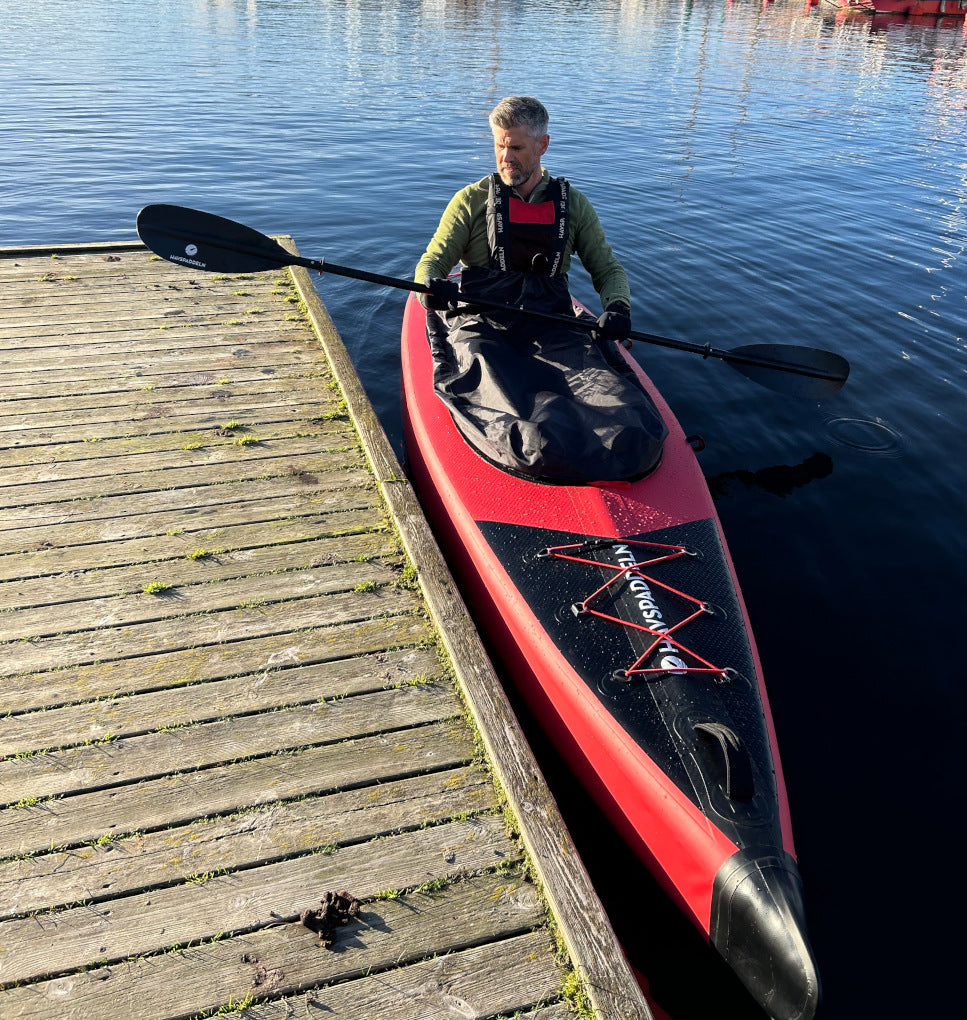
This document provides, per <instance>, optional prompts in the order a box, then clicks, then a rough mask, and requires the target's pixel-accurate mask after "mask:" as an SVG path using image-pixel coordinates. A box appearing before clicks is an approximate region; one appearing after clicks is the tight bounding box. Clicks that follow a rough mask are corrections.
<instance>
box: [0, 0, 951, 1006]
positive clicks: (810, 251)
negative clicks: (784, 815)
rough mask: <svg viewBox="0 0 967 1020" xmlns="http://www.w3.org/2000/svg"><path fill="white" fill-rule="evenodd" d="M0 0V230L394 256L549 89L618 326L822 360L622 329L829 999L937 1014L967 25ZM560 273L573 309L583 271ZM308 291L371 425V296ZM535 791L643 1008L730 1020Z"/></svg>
mask: <svg viewBox="0 0 967 1020" xmlns="http://www.w3.org/2000/svg"><path fill="white" fill-rule="evenodd" d="M0 15H2V29H0V33H2V34H0V96H2V100H0V103H2V105H0V244H7V245H10V244H41V243H48V242H49V243H58V242H80V241H95V240H122V239H130V238H132V237H133V236H134V217H135V214H136V212H137V210H138V209H139V208H140V207H141V206H142V205H144V204H146V203H148V202H156V201H165V202H176V203H180V204H183V205H189V206H194V207H197V208H203V209H208V210H210V211H212V212H217V213H220V214H222V215H225V216H229V217H231V218H233V219H238V220H241V221H243V222H246V223H249V224H251V225H252V226H255V227H257V228H259V229H261V230H265V231H267V232H287V233H291V234H293V235H294V236H295V237H296V240H297V241H298V243H299V245H300V248H301V250H302V251H303V253H305V254H307V255H312V256H315V257H319V256H326V257H328V258H330V259H331V260H332V261H334V262H338V263H341V264H343V265H349V266H355V267H357V268H361V269H368V270H371V271H374V272H380V273H385V274H390V275H397V276H408V275H410V273H411V272H412V268H413V266H414V265H415V263H416V260H417V258H418V257H419V255H420V253H421V251H422V250H423V246H424V244H425V242H426V240H427V239H428V237H429V236H430V234H431V233H432V231H433V228H434V227H435V225H436V221H437V218H438V216H439V214H440V212H441V211H442V208H443V205H444V204H445V202H446V200H447V199H448V198H449V197H450V195H451V193H452V192H453V191H455V190H456V189H457V188H459V187H461V186H462V185H463V184H465V183H467V182H469V181H470V180H474V179H476V178H478V177H481V176H483V175H484V174H485V173H487V172H489V170H490V168H491V161H492V154H491V146H490V139H489V133H488V129H487V125H486V113H487V111H488V110H489V109H490V108H491V107H492V106H493V105H494V103H495V102H496V100H497V99H499V98H500V97H501V96H503V95H506V94H509V93H513V92H530V93H534V94H537V95H539V96H540V97H541V98H542V99H543V100H544V102H545V103H546V105H547V106H548V107H549V109H550V111H551V118H552V119H551V138H552V141H551V148H550V151H549V153H548V156H547V159H546V164H547V166H548V167H549V169H550V170H551V171H552V173H563V174H566V175H567V176H568V177H569V179H571V180H572V181H573V182H574V183H575V184H577V185H578V186H579V187H581V188H582V189H583V190H585V191H586V192H587V193H588V194H589V196H590V197H591V198H592V200H593V201H594V202H595V204H596V206H597V208H598V211H599V213H600V215H601V217H602V220H603V221H604V223H605V225H606V227H607V229H608V233H609V238H610V240H611V241H612V243H613V245H614V246H615V248H616V249H617V251H618V252H619V254H620V255H621V257H622V259H623V260H624V262H625V264H626V267H627V269H628V272H629V276H630V278H631V282H632V287H633V292H634V295H635V308H634V317H635V323H636V325H637V326H638V327H639V328H641V329H647V330H649V331H651V332H655V333H661V334H664V335H668V336H673V337H682V338H685V339H689V340H696V341H701V342H706V341H708V342H711V343H712V344H714V345H715V346H720V347H731V346H736V345H739V344H745V343H757V342H766V343H771V342H776V341H780V342H792V343H799V344H806V345H811V346H816V347H821V348H827V349H832V350H836V351H838V352H840V353H841V354H843V355H845V356H846V357H847V358H849V359H850V361H851V363H852V366H853V372H852V376H851V379H850V382H849V384H848V385H847V387H846V388H845V389H844V390H843V391H842V392H841V393H840V394H839V395H837V396H836V397H835V398H833V399H831V400H828V401H826V402H824V403H821V404H819V403H815V402H809V401H796V400H792V399H790V398H787V397H783V396H781V395H779V394H778V393H773V392H771V391H769V390H766V389H763V388H761V387H758V386H756V385H755V384H753V383H752V382H749V381H747V380H745V379H744V378H742V377H741V376H739V375H738V374H736V373H734V372H733V371H731V369H730V368H729V367H728V366H726V365H724V364H721V363H717V362H711V361H709V362H703V361H702V360H701V359H699V358H697V357H694V356H691V355H684V354H679V353H675V352H670V351H664V350H659V349H657V348H646V347H639V348H638V350H637V354H638V356H639V358H640V359H641V360H642V361H643V363H644V364H645V365H646V366H647V368H648V370H649V372H650V373H651V374H652V376H653V378H654V379H655V380H656V382H657V383H658V384H659V386H660V387H661V389H662V390H663V392H664V393H665V395H666V397H667V398H668V399H669V401H670V403H671V404H672V406H673V407H674V408H675V410H676V412H677V414H678V415H679V417H680V419H681V420H682V422H683V424H684V426H685V428H686V431H688V432H696V433H701V434H702V435H703V436H704V438H705V440H706V443H707V449H706V451H705V452H704V453H703V454H702V462H703V466H704V469H705V472H706V475H707V476H708V478H709V480H710V484H711V486H712V489H713V492H714V493H715V495H716V499H717V506H718V509H719V512H720V514H721V517H722V520H723V524H724V526H725V530H726V534H727V536H728V540H729V543H730V547H731V551H732V554H733V557H734V559H735V561H736V565H737V569H738V573H739V577H740V579H741V581H742V585H743V590H744V593H745V597H746V600H747V602H748V604H749V608H750V612H751V615H752V619H753V623H754V626H755V629H756V634H757V638H758V642H759V646H760V652H761V654H762V659H763V664H764V669H765V672H766V677H767V681H768V683H769V689H770V695H771V699H772V707H773V713H774V715H775V719H776V725H777V728H778V733H779V741H780V746H781V748H782V752H783V764H784V767H785V772H786V781H787V785H788V788H789V793H790V799H791V803H792V810H793V822H794V827H795V831H796V837H797V846H798V849H799V854H800V864H801V870H802V872H803V876H804V880H805V884H806V890H807V910H808V916H809V920H810V927H811V934H812V937H813V942H814V946H815V949H816V952H817V955H818V958H819V963H820V968H821V970H822V973H823V977H824V982H825V991H826V999H825V1004H824V1007H823V1009H822V1012H821V1016H822V1017H823V1018H825V1020H834V1018H835V1020H844V1018H850V1020H853V1018H856V1017H859V1016H864V1017H865V1016H876V1017H907V1016H925V1015H946V1014H950V1013H954V1012H959V1009H958V1007H959V1004H960V999H961V996H960V995H959V994H958V992H959V989H958V988H957V987H956V986H955V978H954V976H953V975H954V974H956V972H957V970H956V967H955V966H954V948H953V947H954V941H953V940H951V939H950V938H949V936H948V932H949V931H950V930H951V929H952V928H953V929H954V930H956V928H955V926H956V925H957V923H958V922H959V916H958V913H959V912H958V911H956V908H954V909H953V910H952V909H951V908H952V907H954V902H953V901H954V899H955V897H956V895H957V893H959V889H960V885H961V882H960V880H959V878H960V876H959V874H958V872H957V870H956V859H957V858H956V850H957V848H958V846H959V844H958V842H957V839H956V837H957V836H958V835H959V833H960V824H959V814H960V810H961V805H962V794H961V793H960V783H959V778H958V766H959V764H960V761H961V755H960V753H959V752H960V748H961V746H962V744H963V740H962V736H961V734H960V732H959V730H960V726H959V721H960V719H961V718H962V716H963V714H964V708H965V697H964V692H963V689H964V679H965V676H967V667H965V665H964V659H965V657H964V654H963V652H962V651H961V649H960V648H959V645H958V640H957V634H958V633H959V629H960V626H961V616H962V613H963V608H964V599H963V595H962V593H961V592H962V581H963V574H964V569H963V568H964V564H965V561H967V539H965V532H964V528H963V525H962V522H963V520H964V519H965V512H967V496H965V492H967V467H965V465H967V458H965V457H964V456H963V452H962V448H961V443H962V442H963V438H964V435H965V425H967V401H965V390H967V378H965V370H967V360H965V344H967V340H965V338H967V298H965V264H964V252H965V248H967V221H965V210H967V147H965V142H967V127H965V125H967V118H965V108H967V56H965V54H967V38H965V29H964V23H963V21H962V20H959V21H958V20H950V21H937V20H935V19H929V20H923V19H920V20H909V21H903V20H898V19H889V18H877V19H872V18H870V17H868V16H860V17H855V16H841V15H837V14H836V12H835V11H834V10H833V9H832V8H831V7H819V8H813V7H809V6H805V5H804V3H803V2H802V0H787V2H782V0H780V2H778V3H775V4H765V5H763V4H762V3H760V2H759V0H755V2H753V0H732V2H731V3H729V2H726V0H702V2H693V3H684V2H680V0H625V2H620V0H574V2H570V3H566V2H563V0H557V2H545V3H542V4H525V3H523V2H521V0H486V2H485V0H463V2H445V0H425V2H423V3H420V2H416V0H409V2H400V3H389V2H378V0H354V2H348V0H347V2H342V3H336V2H331V0H275V2H268V0H168V2H166V3H155V4H152V3H148V2H146V0H137V2H134V0H111V2H107V0H71V2H67V0H46V2H45V3H42V4H38V3H35V2H27V0H0ZM572 284H573V287H574V290H575V291H576V292H577V294H578V296H580V297H582V298H584V299H585V300H587V301H593V293H592V291H591V289H590V285H589V283H588V281H587V279H586V277H582V274H581V271H580V269H578V270H576V271H575V272H574V273H573V275H572ZM319 287H320V291H321V293H322V295H323V297H324V300H325V301H326V303H327V305H328V307H329V309H330V311H331V313H332V315H333V317H334V319H335V321H336V324H337V326H338V327H339V329H340V331H341V333H342V335H343V337H344V339H345V340H346V342H347V345H348V346H349V348H350V350H351V351H352V352H353V354H354V356H355V358H356V360H357V363H358V365H359V368H360V370H361V374H362V376H363V380H364V382H365V383H366V385H367V388H368V389H369V391H370V394H371V396H372V398H373V400H374V403H375V404H376V406H377V409H378V411H379V413H380V415H381V417H382V419H383V422H384V424H385V426H386V428H387V431H388V432H389V434H390V436H391V438H392V439H393V441H394V442H395V443H396V445H397V447H398V448H399V446H400V433H401V427H400V411H399V400H398V386H399V361H398V351H397V345H398V338H399V324H400V316H401V301H402V298H401V295H400V294H399V293H398V292H395V291H389V290H383V289H380V288H376V287H370V286H368V285H365V284H360V283H356V282H350V281H345V280H339V279H335V278H323V279H322V280H321V281H320V284H319ZM547 768H548V771H549V773H550V774H551V776H552V777H553V778H554V779H555V780H556V781H559V779H558V773H557V770H556V768H555V766H554V763H553V760H551V759H547ZM558 794H559V798H560V800H561V802H562V806H563V807H564V809H565V811H566V812H567V815H568V818H569V822H570V824H571V826H572V829H573V831H574V834H575V837H576V839H577V840H578V841H579V843H580V844H581V846H582V849H583V850H584V851H585V853H586V854H587V856H588V860H589V862H590V863H591V866H592V867H593V868H594V871H595V875H596V877H597V879H598V881H599V883H600V887H601V890H602V894H603V895H604V896H605V897H606V899H607V903H608V906H609V909H610V910H611V911H612V914H613V917H614V920H615V923H616V925H617V926H618V927H619V929H620V931H621V934H622V936H623V937H624V938H625V939H626V941H627V943H628V945H629V948H630V951H631V953H632V955H633V957H634V959H635V962H636V963H637V964H638V965H639V966H641V967H642V969H643V970H645V971H646V972H647V973H648V975H649V977H650V978H651V980H652V984H653V988H654V991H655V993H656V994H657V995H658V997H659V1001H660V1003H661V1005H662V1006H663V1007H664V1008H665V1009H667V1010H668V1011H669V1013H671V1014H672V1015H673V1016H674V1018H675V1020H692V1018H697V1017H699V1016H701V1017H705V1016H708V1015H714V1016H716V1017H737V1018H739V1017H742V1018H744V1017H751V1018H755V1017H757V1016H759V1015H760V1014H757V1012H756V1010H755V1008H754V1007H753V1006H752V1005H751V1004H750V1003H749V1001H748V999H747V998H745V996H744V993H743V992H742V991H741V989H736V988H735V987H734V983H733V982H732V981H731V978H730V975H728V974H727V973H723V972H722V969H721V968H719V967H718V966H717V964H716V962H715V960H714V958H712V957H710V956H709V955H708V954H707V953H705V952H703V947H702V946H701V944H700V943H699V942H698V940H697V938H696V937H695V936H694V935H693V933H692V932H691V931H690V929H688V928H687V927H684V926H683V925H682V924H681V923H680V922H679V920H678V918H677V915H676V914H675V912H674V911H670V910H668V909H667V908H666V907H665V906H664V904H663V902H662V900H661V898H660V897H659V896H656V895H654V894H653V892H650V891H649V883H648V880H647V878H646V877H644V876H643V875H641V874H640V873H639V872H638V871H637V870H636V869H635V868H634V867H633V865H632V864H631V862H628V861H627V860H626V859H625V858H624V857H623V856H622V854H621V850H620V847H618V846H615V845H613V844H612V843H611V842H609V841H608V839H607V838H606V837H605V836H603V835H602V834H601V832H602V830H601V827H600V826H599V824H598V822H597V820H596V818H595V816H594V807H593V805H590V804H587V803H585V802H583V801H582V800H581V799H580V797H579V795H577V794H575V793H574V792H573V790H572V789H571V788H570V787H569V785H567V784H562V785H561V786H560V787H559V790H558ZM955 819H957V821H955ZM642 896H644V897H645V898H644V899H643V900H642V898H641V897H642ZM642 903H643V904H644V907H643V908H642V906H641V904H642Z"/></svg>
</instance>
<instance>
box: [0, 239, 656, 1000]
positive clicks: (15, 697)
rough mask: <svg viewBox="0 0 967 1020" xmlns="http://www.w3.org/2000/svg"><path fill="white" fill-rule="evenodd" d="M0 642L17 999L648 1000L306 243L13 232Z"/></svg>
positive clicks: (0, 731) (2, 318)
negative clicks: (41, 241) (175, 252)
mask: <svg viewBox="0 0 967 1020" xmlns="http://www.w3.org/2000/svg"><path fill="white" fill-rule="evenodd" d="M285 243H288V244H291V242H289V241H286V242H285ZM0 651H2V655H3V660H2V663H0V676H2V680H0V683H2V688H0V690H2V692H3V693H2V718H0V787H2V795H0V804H2V805H4V806H3V807H2V808H0V1016H2V1017H4V1018H5V1020H12V1018H15V1017H17V1018H20V1017H38V1018H39V1017H44V1018H49V1017H52V1016H56V1017H58V1018H61V1020H63V1018H82V1017H83V1018H87V1020H91V1018H100V1017H105V1018H107V1017H111V1018H118V1017H122V1018H123V1017H144V1018H162V1017H164V1018H176V1017H177V1018H188V1017H202V1016H210V1015H215V1014H225V1013H230V1012H238V1013H241V1014H243V1015H244V1016H245V1017H253V1018H273V1020H274V1018H282V1017H313V1016H319V1017H323V1016H326V1017H332V1018H340V1017H344V1018H347V1020H370V1018H373V1020H375V1018H379V1020H403V1018H417V1017H420V1018H430V1017H461V1018H470V1017H479V1018H485V1017H487V1018H489V1017H510V1016H518V1015H520V1016H527V1017H535V1018H536V1017H539V1018H540V1020H560V1018H563V1017H565V1016H570V1015H573V1014H574V1012H575V1011H579V1012H580V1011H581V1010H582V1009H583V1010H584V1014H583V1015H585V1016H591V1015H594V1016H598V1017H602V1018H611V1017H614V1018H618V1017H621V1018H631V1017H642V1018H647V1017H649V1016H650V1014H649V1012H648V1007H647V1004H646V1003H645V1001H644V1000H643V998H642V997H641V994H640V992H639V990H638V988H637V985H636V984H635V982H634V980H633V977H632V975H631V973H630V971H629V969H628V967H627V964H626V963H625V961H624V958H623V957H622V955H621V953H620V951H619V949H618V947H617V945H616V942H615V939H614V935H613V933H612V931H611V928H610V926H609V924H608V922H607V919H606V918H605V916H604V913H603V911H602V909H601V907H600V903H599V902H598V900H597V897H596V896H595V894H594V892H593V890H592V888H591V886H590V883H589V882H588V879H587V875H586V874H585V872H584V870H583V867H582V866H581V863H580V861H579V859H578V858H577V856H576V854H575V852H574V849H573V846H572V845H571V842H570V838H569V836H568V834H567V832H566V830H565V828H564V826H563V823H562V822H561V819H560V817H559V815H558V813H557V809H556V806H555V805H554V802H553V800H552V798H551V796H550V794H549V792H548V791H547V788H546V786H545V785H544V781H543V779H542V777H541V775H540V772H539V770H538V769H537V766H536V765H535V763H534V761H533V758H532V757H531V755H530V751H529V750H528V748H527V745H526V743H525V742H524V740H523V737H522V736H521V734H520V730H519V728H518V726H517V723H516V720H515V719H514V717H513V714H512V712H511V710H510V708H509V706H508V704H507V702H506V699H505V697H504V695H503V693H502V691H501V689H500V686H499V683H498V682H497V680H496V678H495V676H494V674H493V672H492V668H491V666H490V664H489V662H488V661H487V659H486V656H485V655H484V654H483V651H482V648H481V646H480V643H479V638H478V637H477V635H476V632H475V631H474V630H473V628H472V626H471V625H470V624H469V620H468V618H467V616H466V611H465V609H464V608H463V605H462V603H461V602H460V600H459V599H458V598H457V596H456V595H455V592H454V589H453V584H452V580H451V579H450V577H449V574H448V573H447V571H446V567H445V565H444V564H443V562H442V560H441V558H440V555H439V552H438V550H437V548H436V545H435V543H434V542H433V540H432V537H431V535H430V533H429V530H428V528H427V525H426V522H425V520H424V518H423V515H422V513H421V511H420V509H419V506H418V504H417V503H416V501H415V499H414V496H413V493H412V491H411V489H410V487H409V484H408V483H407V482H406V480H405V479H404V477H403V473H402V471H401V469H400V466H399V464H398V463H397V462H396V459H395V457H394V455H393V453H392V450H391V447H390V445H389V443H388V441H387V440H386V437H385V435H384V434H383V432H382V430H381V428H380V427H379V424H378V422H377V420H376V417H375V415H374V413H373V410H372V408H371V406H370V404H369V402H368V400H367V398H366V395H365V393H364V392H363V390H362V388H361V386H360V384H359V380H358V378H357V376H356V373H355V371H354V369H353V366H352V364H351V362H350V360H349V358H348V355H347V354H346V350H345V348H344V347H343V344H342V342H341V340H340V338H339V336H338V334H337V333H336V331H335V329H334V327H333V325H332V323H331V322H330V320H329V318H328V315H327V314H326V312H325V309H324V308H323V307H322V304H321V302H320V301H319V299H318V297H317V295H316V292H315V290H314V289H313V287H312V284H311V282H310V281H309V279H308V277H307V275H306V274H305V272H304V271H302V270H294V271H292V272H291V273H290V272H281V271H280V272H279V273H275V274H273V273H265V274H260V275H258V276H249V277H233V278H228V277H222V278H219V277H216V276H210V275H206V274H203V273H192V272H191V271H186V270H185V269H182V268H178V267H175V266H172V265H169V264H168V263H165V262H161V261H159V260H157V259H155V258H154V257H153V256H151V255H150V254H149V253H148V252H147V251H146V250H145V249H143V248H141V247H140V246H137V245H133V244H131V245H111V244H107V245H95V246H80V245H76V246H67V247H62V248H59V249H55V250H52V249H40V248H31V249H19V250H14V249H0ZM342 892H345V893H346V894H347V895H346V896H344V897H342V898H341V899H340V898H338V897H337V898H333V896H332V894H335V893H342ZM330 901H331V902H330ZM324 902H325V903H328V906H324ZM331 918H334V919H335V920H336V921H342V922H344V923H338V924H335V925H334V926H333V928H332V931H331V932H329V931H328V930H327V929H326V924H327V922H328V921H329V920H330V919H331ZM329 939H331V944H328V945H327V944H326V943H327V940H329Z"/></svg>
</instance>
